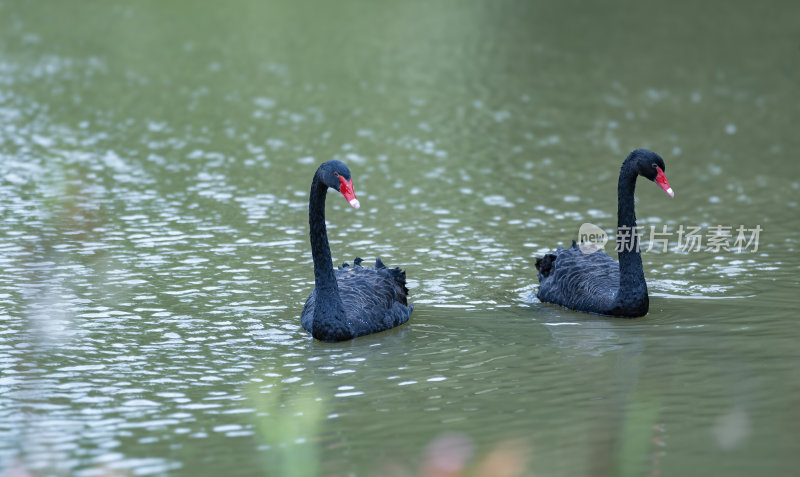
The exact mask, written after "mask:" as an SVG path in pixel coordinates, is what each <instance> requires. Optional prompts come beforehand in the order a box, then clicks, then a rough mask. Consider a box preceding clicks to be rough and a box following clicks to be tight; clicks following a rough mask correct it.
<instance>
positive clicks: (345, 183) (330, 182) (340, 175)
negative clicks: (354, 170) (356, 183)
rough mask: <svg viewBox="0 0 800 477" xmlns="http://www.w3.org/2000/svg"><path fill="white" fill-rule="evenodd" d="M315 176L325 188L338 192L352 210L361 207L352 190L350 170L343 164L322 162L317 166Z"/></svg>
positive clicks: (340, 162) (334, 161)
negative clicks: (317, 175)
mask: <svg viewBox="0 0 800 477" xmlns="http://www.w3.org/2000/svg"><path fill="white" fill-rule="evenodd" d="M317 174H319V175H320V179H322V182H323V183H324V184H325V185H326V186H328V187H330V188H332V189H336V190H337V191H339V192H340V193H341V194H342V195H343V196H344V199H345V200H346V201H347V203H348V204H350V206H351V207H353V208H354V209H358V208H359V207H361V203H360V202H359V201H358V199H357V198H356V191H355V189H353V179H352V177H351V176H350V169H349V168H348V167H347V165H346V164H345V163H344V162H342V161H336V160H333V161H328V162H323V163H322V165H321V166H319V169H318V170H317Z"/></svg>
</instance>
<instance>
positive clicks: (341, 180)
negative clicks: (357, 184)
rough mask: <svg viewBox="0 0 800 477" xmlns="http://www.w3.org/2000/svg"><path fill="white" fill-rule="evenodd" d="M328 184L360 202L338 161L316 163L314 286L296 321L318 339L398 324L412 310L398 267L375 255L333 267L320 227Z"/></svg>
mask: <svg viewBox="0 0 800 477" xmlns="http://www.w3.org/2000/svg"><path fill="white" fill-rule="evenodd" d="M329 187H330V188H333V189H336V190H337V191H340V192H342V194H343V195H344V196H345V199H348V202H349V203H350V204H351V205H352V206H353V207H355V208H358V207H359V205H360V204H359V203H358V200H357V199H356V198H355V193H354V192H353V191H352V179H351V178H350V170H349V169H348V168H347V166H346V165H345V164H344V163H343V162H341V161H328V162H325V163H323V164H322V165H320V166H319V168H318V169H317V172H316V173H315V174H314V180H313V181H312V184H311V194H310V197H309V204H308V221H309V226H310V239H311V254H312V257H313V259H314V290H313V291H312V292H311V295H310V296H309V297H308V299H307V300H306V303H305V305H304V306H303V311H302V313H301V316H300V323H301V324H302V326H303V328H305V329H306V330H307V331H308V332H310V333H311V335H312V336H313V337H314V338H317V339H319V340H322V341H343V340H348V339H352V338H355V337H358V336H363V335H367V334H370V333H377V332H380V331H384V330H388V329H390V328H394V327H395V326H399V325H402V324H403V323H405V322H406V321H408V318H409V317H410V316H411V312H412V311H413V310H414V305H410V306H409V305H408V301H407V300H408V299H407V297H408V289H407V288H406V274H405V272H404V271H403V270H401V269H400V268H391V269H390V268H388V267H386V266H385V265H384V264H383V262H381V260H380V258H379V259H377V260H376V261H375V265H374V266H371V267H364V266H362V265H361V262H362V260H361V259H360V258H356V259H355V261H354V263H353V266H352V267H351V266H349V265H348V264H347V263H345V264H343V265H342V266H341V267H339V268H337V269H336V270H334V268H333V264H332V261H331V250H330V245H329V244H328V234H327V228H326V227H325V197H326V195H327V191H328V188H329ZM342 189H343V190H342Z"/></svg>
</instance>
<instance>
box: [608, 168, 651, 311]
mask: <svg viewBox="0 0 800 477" xmlns="http://www.w3.org/2000/svg"><path fill="white" fill-rule="evenodd" d="M638 176H639V174H638V172H637V171H636V166H635V163H634V161H632V160H626V161H625V162H624V163H623V164H622V169H621V170H620V174H619V186H618V189H617V252H618V255H619V272H620V273H619V281H620V283H619V290H618V292H617V300H616V301H617V306H618V307H620V308H621V309H624V310H634V309H637V310H639V311H641V309H642V307H644V312H645V313H646V311H647V306H648V304H647V303H648V296H647V282H646V281H645V278H644V268H643V267H642V257H641V254H640V252H639V234H638V233H637V230H636V212H635V211H634V191H635V189H636V178H637V177H638Z"/></svg>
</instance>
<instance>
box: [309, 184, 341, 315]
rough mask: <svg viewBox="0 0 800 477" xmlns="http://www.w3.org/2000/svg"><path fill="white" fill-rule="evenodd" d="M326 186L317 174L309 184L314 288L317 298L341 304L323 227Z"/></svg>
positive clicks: (326, 232)
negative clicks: (332, 300)
mask: <svg viewBox="0 0 800 477" xmlns="http://www.w3.org/2000/svg"><path fill="white" fill-rule="evenodd" d="M327 195H328V186H326V185H325V184H324V183H323V182H322V181H321V180H320V178H319V172H317V174H315V175H314V180H313V181H312V182H311V194H310V196H309V199H308V225H309V228H310V236H311V256H312V257H313V258H314V286H315V287H316V288H317V296H318V297H320V298H323V297H324V298H323V299H328V300H329V299H332V297H331V296H330V295H333V296H335V298H333V299H335V300H336V301H338V302H340V303H341V299H340V298H339V286H338V285H337V283H336V276H335V275H334V273H333V260H331V247H330V245H329V244H328V229H327V227H326V226H325V197H326V196H327Z"/></svg>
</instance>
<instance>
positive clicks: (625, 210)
mask: <svg viewBox="0 0 800 477" xmlns="http://www.w3.org/2000/svg"><path fill="white" fill-rule="evenodd" d="M665 169H666V166H665V165H664V160H663V159H662V158H661V157H660V156H659V155H658V154H656V153H654V152H652V151H648V150H645V149H637V150H635V151H633V152H631V153H630V155H628V157H627V158H626V159H625V162H623V163H622V168H621V169H620V174H619V183H618V187H617V228H618V231H620V234H619V236H618V243H617V250H618V254H619V263H617V262H616V261H614V259H613V258H611V257H610V256H609V255H608V254H607V253H605V252H603V251H602V250H598V251H594V252H593V253H584V251H583V250H581V248H580V247H578V246H577V245H576V244H575V242H574V241H573V242H572V246H571V247H569V248H566V249H563V248H560V247H559V248H558V250H556V251H555V252H554V253H550V254H547V255H545V256H544V257H541V258H537V259H536V269H537V270H538V277H539V283H540V285H539V291H538V293H537V294H536V296H537V297H538V298H539V299H540V300H541V301H543V302H548V303H554V304H557V305H562V306H564V307H566V308H570V309H572V310H576V311H583V312H589V313H598V314H602V315H609V316H619V317H626V318H634V317H638V316H644V315H646V314H647V311H648V309H649V306H650V303H649V302H650V300H649V297H648V294H647V283H646V281H645V278H644V269H643V267H642V258H641V255H640V253H639V237H638V235H637V234H635V233H632V234H631V233H630V232H625V231H631V230H635V227H636V214H635V212H634V198H633V194H634V190H635V187H636V178H637V177H638V176H640V175H641V176H644V177H645V178H647V179H649V180H651V181H655V182H656V183H657V184H658V185H659V186H660V187H661V188H662V189H664V191H665V192H667V193H668V194H669V195H670V196H672V195H673V192H672V188H670V186H669V183H668V182H667V179H666V176H665V175H664V170H665Z"/></svg>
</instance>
